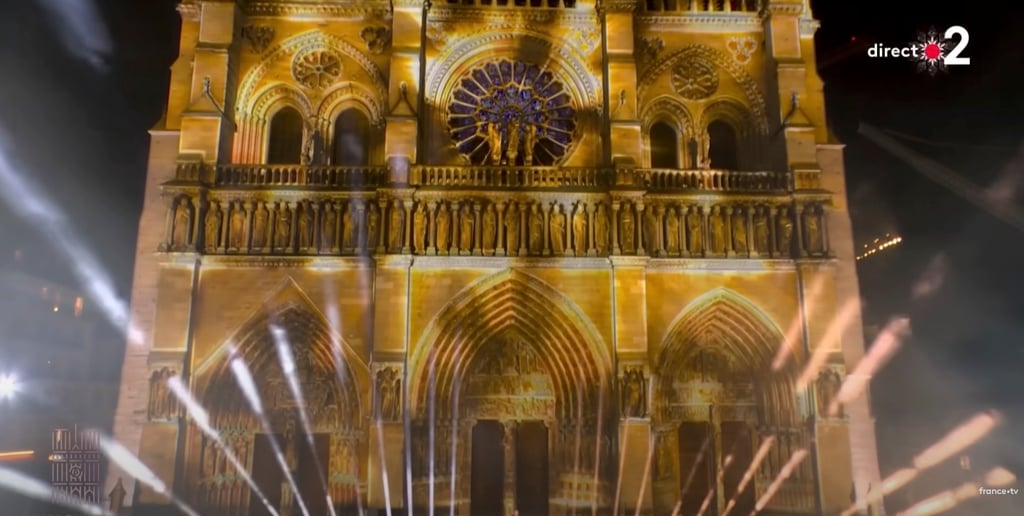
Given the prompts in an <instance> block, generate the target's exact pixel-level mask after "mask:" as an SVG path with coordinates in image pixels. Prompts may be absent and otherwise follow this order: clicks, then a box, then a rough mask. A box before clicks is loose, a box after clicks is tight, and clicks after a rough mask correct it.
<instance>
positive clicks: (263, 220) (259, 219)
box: [252, 202, 270, 249]
mask: <svg viewBox="0 0 1024 516" xmlns="http://www.w3.org/2000/svg"><path fill="white" fill-rule="evenodd" d="M269 223H270V213H269V212H267V208H266V206H265V205H264V204H263V203H262V202H261V203H258V204H257V205H256V210H255V211H253V213H252V248H253V249H263V248H264V247H266V246H267V227H268V224H269Z"/></svg>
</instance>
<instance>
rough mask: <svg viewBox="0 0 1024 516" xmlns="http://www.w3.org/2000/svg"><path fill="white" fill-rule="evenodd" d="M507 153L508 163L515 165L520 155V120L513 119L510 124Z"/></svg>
mask: <svg viewBox="0 0 1024 516" xmlns="http://www.w3.org/2000/svg"><path fill="white" fill-rule="evenodd" d="M505 153H506V155H507V156H508V164H509V165H510V166H515V164H516V158H517V157H518V156H519V120H512V122H511V123H509V124H508V149H507V150H506V151H505Z"/></svg>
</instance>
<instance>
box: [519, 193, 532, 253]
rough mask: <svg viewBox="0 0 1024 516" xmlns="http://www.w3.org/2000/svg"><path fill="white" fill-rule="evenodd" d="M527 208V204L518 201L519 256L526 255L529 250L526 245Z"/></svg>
mask: <svg viewBox="0 0 1024 516" xmlns="http://www.w3.org/2000/svg"><path fill="white" fill-rule="evenodd" d="M527 210H529V204H527V203H525V202H521V203H519V256H527V255H528V254H529V252H530V250H529V247H528V246H529V245H530V243H529V240H527V235H528V232H527V229H528V228H527V224H528V219H527V217H526V215H527Z"/></svg>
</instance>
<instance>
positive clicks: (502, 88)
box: [448, 60, 576, 166]
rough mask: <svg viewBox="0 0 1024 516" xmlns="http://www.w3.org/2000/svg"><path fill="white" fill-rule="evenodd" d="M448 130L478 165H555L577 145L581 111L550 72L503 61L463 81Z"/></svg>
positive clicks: (452, 105) (450, 111)
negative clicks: (577, 128) (577, 118)
mask: <svg viewBox="0 0 1024 516" xmlns="http://www.w3.org/2000/svg"><path fill="white" fill-rule="evenodd" d="M448 126H449V128H450V130H451V135H452V138H453V139H454V140H455V146H456V147H457V148H458V149H459V152H461V153H462V155H464V156H466V157H467V158H468V159H469V160H470V162H471V163H473V164H474V165H485V164H494V165H496V164H507V165H520V166H531V165H554V164H555V163H558V162H559V161H561V160H562V158H564V157H565V156H566V154H567V153H568V150H569V147H570V146H571V144H572V143H573V135H574V133H575V130H576V110H575V109H574V108H573V106H572V98H571V97H570V96H569V94H568V92H566V89H565V86H564V85H563V84H562V82H561V81H560V80H558V79H557V78H556V77H555V76H554V74H552V73H551V72H550V71H547V70H543V69H542V68H540V67H538V66H536V65H533V64H529V63H524V62H522V61H509V60H501V61H496V62H491V63H487V64H485V65H482V66H480V67H478V68H475V69H473V70H472V71H470V72H469V73H467V74H466V75H465V76H464V77H463V78H462V79H461V80H460V81H459V83H458V84H457V85H456V87H455V92H454V93H453V95H452V100H451V102H450V104H449V106H448Z"/></svg>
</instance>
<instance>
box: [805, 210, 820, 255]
mask: <svg viewBox="0 0 1024 516" xmlns="http://www.w3.org/2000/svg"><path fill="white" fill-rule="evenodd" d="M822 218H823V216H822V210H821V207H820V206H815V205H810V206H807V207H806V208H804V213H803V220H802V222H803V230H804V235H805V238H804V249H806V250H807V254H809V255H811V256H817V255H820V254H823V253H824V252H825V238H824V234H823V228H822Z"/></svg>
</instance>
